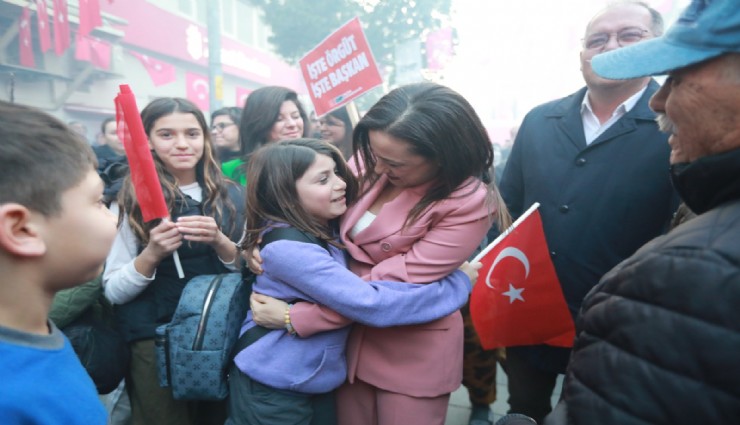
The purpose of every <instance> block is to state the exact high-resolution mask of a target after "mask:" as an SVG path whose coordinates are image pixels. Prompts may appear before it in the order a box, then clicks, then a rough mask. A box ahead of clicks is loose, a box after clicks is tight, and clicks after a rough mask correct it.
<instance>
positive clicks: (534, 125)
mask: <svg viewBox="0 0 740 425" xmlns="http://www.w3.org/2000/svg"><path fill="white" fill-rule="evenodd" d="M657 89H658V84H657V83H656V82H655V81H651V82H650V84H649V85H648V87H647V90H646V91H645V93H644V94H643V96H642V98H641V99H640V100H639V101H638V103H637V104H636V105H635V107H634V108H632V110H631V111H629V112H628V113H627V114H625V115H624V116H623V117H622V118H620V119H619V120H618V121H617V122H616V123H614V125H612V126H611V127H610V128H609V129H608V130H606V131H605V132H604V133H603V134H601V135H600V136H599V137H598V138H597V139H596V140H594V141H593V142H592V143H591V144H590V145H586V140H585V136H584V132H583V122H582V119H581V102H582V101H583V97H584V95H585V93H586V88H585V87H584V88H583V89H581V90H579V91H578V92H576V93H574V94H572V95H570V96H568V97H565V98H562V99H559V100H555V101H552V102H549V103H546V104H544V105H540V106H538V107H536V108H534V109H533V110H532V111H530V112H529V113H528V114H527V116H526V117H525V118H524V121H523V122H522V125H521V127H520V129H519V132H518V134H517V137H516V140H515V142H514V146H513V147H512V151H511V155H510V156H509V160H508V162H507V165H506V169H505V170H504V175H503V177H502V180H501V185H500V189H501V194H502V196H503V198H504V201H506V205H507V206H508V207H509V209H510V211H511V213H512V215H513V216H514V217H518V216H519V215H521V214H522V213H523V212H524V211H526V210H527V208H529V207H530V206H531V205H532V204H533V203H535V202H539V203H540V204H541V206H540V214H541V216H542V223H543V226H544V230H545V237H546V239H547V244H548V247H549V250H550V253H551V258H552V261H553V264H554V265H555V270H556V272H557V275H558V279H559V280H560V284H561V287H562V289H563V294H564V296H565V299H566V301H567V303H568V307H569V308H570V311H571V314H572V315H573V317H574V318H575V316H576V314H577V312H578V310H579V308H580V306H581V302H582V300H583V297H584V296H585V295H586V293H588V291H589V290H590V289H591V288H593V287H594V286H595V285H596V284H597V283H598V281H599V279H600V278H601V277H602V276H603V275H604V274H605V273H606V272H607V271H609V270H610V269H611V268H612V267H614V266H615V265H616V264H618V263H619V262H620V261H622V260H624V259H625V258H627V257H629V256H630V255H632V254H633V253H634V252H635V251H636V250H637V249H638V248H639V247H640V246H642V245H643V244H644V243H646V242H647V241H649V240H651V239H652V238H654V237H656V236H658V235H660V234H662V233H664V232H665V231H667V229H668V224H669V223H670V219H671V216H672V214H673V212H674V211H675V210H676V208H677V206H678V197H677V196H676V194H675V192H674V191H673V188H672V186H671V182H670V178H669V174H668V167H669V162H668V159H669V154H670V149H669V146H668V143H667V136H666V135H665V134H663V133H661V132H660V131H659V130H658V126H657V124H656V123H655V114H654V113H653V112H652V111H651V110H650V108H649V107H648V100H649V99H650V97H651V96H652V95H653V93H654V92H655V91H656V90H657ZM510 350H511V351H512V352H517V354H519V355H520V356H521V357H524V358H525V359H527V360H528V361H529V362H530V363H531V364H533V365H536V366H538V367H541V368H543V369H545V370H549V371H552V372H559V373H563V372H564V371H565V366H566V364H567V360H568V355H569V350H567V349H562V348H554V347H549V346H532V347H520V348H511V349H510Z"/></svg>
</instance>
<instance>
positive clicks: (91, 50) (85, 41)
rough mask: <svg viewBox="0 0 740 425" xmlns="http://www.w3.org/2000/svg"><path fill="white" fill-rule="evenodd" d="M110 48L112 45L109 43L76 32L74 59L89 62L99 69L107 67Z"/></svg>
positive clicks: (108, 65) (108, 66)
mask: <svg viewBox="0 0 740 425" xmlns="http://www.w3.org/2000/svg"><path fill="white" fill-rule="evenodd" d="M111 50H112V47H111V45H110V44H109V43H106V42H105V41H103V40H99V39H97V38H95V37H90V36H86V35H82V34H81V33H77V49H76V50H75V59H77V60H81V61H85V62H90V63H92V64H93V65H95V66H96V67H97V68H100V69H109V68H110V57H111Z"/></svg>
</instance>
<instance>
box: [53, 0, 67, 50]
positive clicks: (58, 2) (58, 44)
mask: <svg viewBox="0 0 740 425" xmlns="http://www.w3.org/2000/svg"><path fill="white" fill-rule="evenodd" d="M68 18H69V16H68V15H67V0H54V53H56V54H57V56H61V55H62V54H63V53H64V51H65V50H67V49H68V48H69V45H70V43H71V41H70V36H69V20H68Z"/></svg>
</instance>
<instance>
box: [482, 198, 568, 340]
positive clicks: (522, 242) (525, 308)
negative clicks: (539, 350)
mask: <svg viewBox="0 0 740 425" xmlns="http://www.w3.org/2000/svg"><path fill="white" fill-rule="evenodd" d="M537 207H539V204H534V205H533V206H532V207H531V208H530V209H529V210H528V211H527V212H526V213H524V214H523V215H522V216H521V217H520V218H519V219H518V220H517V221H516V222H515V223H514V224H513V225H512V226H511V227H510V228H509V229H507V230H506V232H504V233H503V234H502V235H501V236H500V237H499V238H498V239H496V240H495V241H493V243H491V245H489V246H488V248H486V249H485V250H484V251H483V252H481V253H480V254H479V255H478V257H477V258H476V260H474V261H480V262H481V263H483V267H482V268H481V270H480V272H479V274H478V281H477V283H476V285H475V287H474V288H473V293H472V295H471V298H470V316H471V318H472V319H473V325H474V326H475V330H476V331H477V332H478V336H479V337H480V341H481V345H482V346H483V348H485V349H492V348H497V347H512V346H517V345H534V344H547V345H554V346H558V347H572V346H573V339H574V338H575V330H574V326H573V319H572V317H571V315H570V312H569V311H568V306H567V304H566V303H565V297H563V292H562V290H561V289H560V282H559V281H558V277H557V275H556V274H555V267H554V266H553V265H552V261H551V260H550V253H549V251H548V249H547V242H546V241H545V233H544V231H543V229H542V219H541V218H540V213H539V211H537Z"/></svg>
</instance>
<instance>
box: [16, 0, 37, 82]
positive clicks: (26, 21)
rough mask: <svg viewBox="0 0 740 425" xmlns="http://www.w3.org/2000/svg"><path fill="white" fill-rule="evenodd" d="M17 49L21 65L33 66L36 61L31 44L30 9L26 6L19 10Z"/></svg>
mask: <svg viewBox="0 0 740 425" xmlns="http://www.w3.org/2000/svg"><path fill="white" fill-rule="evenodd" d="M18 50H19V54H20V63H21V65H23V66H25V67H28V68H35V67H36V61H35V60H34V58H33V44H32V42H31V11H30V10H29V9H28V6H26V7H24V8H23V11H22V12H21V20H20V21H18Z"/></svg>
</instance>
